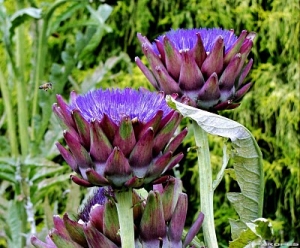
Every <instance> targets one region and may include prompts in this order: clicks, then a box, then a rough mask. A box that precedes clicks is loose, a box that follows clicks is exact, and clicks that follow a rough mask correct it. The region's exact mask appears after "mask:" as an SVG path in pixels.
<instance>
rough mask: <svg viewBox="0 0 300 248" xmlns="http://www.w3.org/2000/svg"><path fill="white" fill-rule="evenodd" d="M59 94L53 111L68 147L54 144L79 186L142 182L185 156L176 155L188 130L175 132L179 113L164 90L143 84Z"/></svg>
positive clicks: (119, 185) (151, 179) (128, 185)
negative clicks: (65, 96)
mask: <svg viewBox="0 0 300 248" xmlns="http://www.w3.org/2000/svg"><path fill="white" fill-rule="evenodd" d="M71 99H72V101H71V103H70V104H67V103H66V102H64V100H63V99H62V97H61V96H60V95H58V96H57V103H56V104H54V105H53V111H54V113H55V114H56V116H57V117H58V119H59V121H60V123H61V125H62V127H63V128H64V129H65V130H64V132H63V135H64V139H65V142H66V144H67V147H68V148H66V147H64V146H63V145H61V144H60V143H57V148H58V150H59V151H60V153H61V155H62V156H63V158H64V159H65V160H66V162H67V163H68V164H69V166H70V167H71V168H72V170H73V171H75V172H76V173H77V174H79V176H76V175H73V176H71V178H72V180H73V181H74V182H75V183H77V184H79V185H83V186H93V185H96V186H105V185H111V186H113V187H115V188H122V187H136V188H138V187H142V186H143V185H144V184H148V183H150V182H151V181H153V180H155V179H157V178H159V177H160V176H161V175H162V174H163V173H164V172H165V171H167V170H170V169H172V168H173V167H174V166H175V165H176V164H177V163H178V162H179V161H180V160H181V159H182V157H183V154H182V153H179V154H176V155H174V152H175V150H176V149H177V148H178V146H179V145H180V143H181V141H182V140H183V139H184V137H185V136H186V134H187V130H186V129H184V130H183V131H182V132H181V133H180V134H178V135H177V136H176V137H173V136H174V133H175V131H176V129H177V127H178V126H179V123H180V121H181V119H182V116H181V115H180V114H179V113H178V112H176V111H174V110H172V109H170V108H169V107H168V105H167V104H166V102H165V100H164V94H162V93H153V92H150V91H147V90H139V91H137V90H133V89H125V90H120V89H113V90H102V89H99V90H96V91H93V92H89V93H87V94H85V95H82V96H76V95H75V94H74V93H72V97H71Z"/></svg>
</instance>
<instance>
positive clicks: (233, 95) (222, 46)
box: [136, 28, 255, 112]
mask: <svg viewBox="0 0 300 248" xmlns="http://www.w3.org/2000/svg"><path fill="white" fill-rule="evenodd" d="M254 38H255V33H253V32H250V33H249V32H247V31H245V30H244V31H242V33H241V34H240V36H239V37H237V36H236V35H235V34H234V32H233V30H222V29H220V28H214V29H205V28H203V29H190V30H185V29H178V30H171V31H169V32H167V33H166V34H165V35H162V36H159V37H158V38H157V39H156V40H155V42H153V43H151V42H149V40H148V39H147V38H146V37H144V36H142V35H141V34H138V39H139V40H140V42H141V44H142V49H143V53H144V54H145V55H146V57H147V59H148V62H149V65H150V68H151V70H149V69H148V68H147V67H146V66H145V65H144V64H143V63H142V62H141V60H140V59H139V58H138V57H137V58H136V63H137V65H138V66H139V68H140V69H141V71H142V72H143V73H144V74H145V76H146V77H147V79H148V80H149V81H150V82H151V84H152V85H153V86H154V87H155V88H156V89H157V90H160V91H164V92H165V93H166V94H173V95H178V99H179V100H181V101H183V102H185V103H187V104H189V105H191V106H194V107H197V108H200V109H205V110H209V111H214V112H215V111H218V110H224V109H233V108H236V107H237V106H239V103H238V102H239V100H240V99H241V98H242V97H243V96H244V95H245V94H246V93H247V91H248V90H249V89H250V87H251V85H252V84H251V83H247V84H244V83H243V81H244V79H245V77H246V76H247V75H248V73H249V71H250V69H251V67H252V64H253V60H252V59H250V60H249V62H248V63H247V64H246V60H247V56H248V54H249V53H250V51H251V48H252V46H253V39H254Z"/></svg>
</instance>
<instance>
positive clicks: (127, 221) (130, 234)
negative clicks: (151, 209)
mask: <svg viewBox="0 0 300 248" xmlns="http://www.w3.org/2000/svg"><path fill="white" fill-rule="evenodd" d="M115 197H116V200H117V204H116V205H117V210H118V218H119V223H120V236H121V242H122V248H132V247H135V244H134V225H133V208H132V189H129V190H127V191H119V192H115Z"/></svg>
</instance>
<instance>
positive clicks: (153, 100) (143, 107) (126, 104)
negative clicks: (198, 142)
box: [68, 88, 172, 125]
mask: <svg viewBox="0 0 300 248" xmlns="http://www.w3.org/2000/svg"><path fill="white" fill-rule="evenodd" d="M74 109H79V110H80V113H81V115H82V117H83V118H84V119H85V120H86V121H88V122H91V121H93V120H101V119H102V118H103V117H104V115H105V114H106V115H107V116H109V118H110V119H111V120H112V121H113V122H114V123H115V124H117V125H119V124H120V122H121V121H122V119H123V118H124V116H127V117H129V118H130V119H131V120H133V119H137V120H138V121H139V122H142V123H147V122H148V121H150V120H151V119H152V118H153V117H154V116H155V115H156V114H157V111H158V110H162V111H163V117H165V116H166V115H167V114H169V113H170V112H171V111H172V109H170V108H169V106H168V105H167V103H166V101H165V100H164V97H163V95H160V96H158V95H157V94H155V93H152V92H150V91H147V90H141V91H136V90H132V89H131V88H126V89H124V90H121V89H108V90H97V91H90V92H88V93H86V94H85V95H80V96H78V97H77V98H76V99H74V101H72V102H71V103H70V104H69V107H68V110H69V111H70V112H72V111H73V110H74Z"/></svg>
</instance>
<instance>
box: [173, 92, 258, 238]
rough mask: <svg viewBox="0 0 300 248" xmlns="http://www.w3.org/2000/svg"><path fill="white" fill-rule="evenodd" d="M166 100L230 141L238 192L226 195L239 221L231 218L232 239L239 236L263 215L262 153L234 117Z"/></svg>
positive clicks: (213, 133)
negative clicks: (248, 225) (231, 118)
mask: <svg viewBox="0 0 300 248" xmlns="http://www.w3.org/2000/svg"><path fill="white" fill-rule="evenodd" d="M167 101H168V104H169V105H170V106H171V107H172V108H174V109H177V110H178V111H179V112H180V113H181V114H182V115H183V116H184V117H188V118H190V119H192V120H193V121H195V122H196V123H197V124H198V125H199V126H200V127H201V128H202V129H203V130H204V131H206V132H207V133H209V134H212V135H218V136H222V137H225V138H229V139H230V140H231V142H232V147H233V149H234V152H233V156H232V158H231V159H232V161H233V166H234V172H235V176H236V180H237V183H238V185H239V187H240V189H241V192H239V193H237V192H230V193H228V194H227V197H228V200H229V201H230V202H231V203H232V205H233V207H234V208H235V210H236V212H237V213H238V215H239V217H240V219H239V220H231V221H230V225H231V230H232V238H233V239H236V238H238V237H239V236H240V234H241V232H242V231H243V230H245V229H247V228H248V227H247V224H246V223H249V222H251V221H252V220H255V219H257V218H260V217H261V216H262V208H263V194H264V180H263V165H262V154H261V151H260V149H259V147H258V145H257V143H256V141H255V139H254V137H253V136H252V134H251V133H250V131H249V130H248V129H247V128H245V127H244V126H243V125H241V124H239V123H237V122H235V121H233V120H230V119H228V118H225V117H223V116H220V115H217V114H213V113H210V112H207V111H203V110H200V109H196V108H193V107H191V106H187V105H185V104H182V103H179V102H177V101H175V100H174V99H172V98H171V97H169V96H167Z"/></svg>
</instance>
